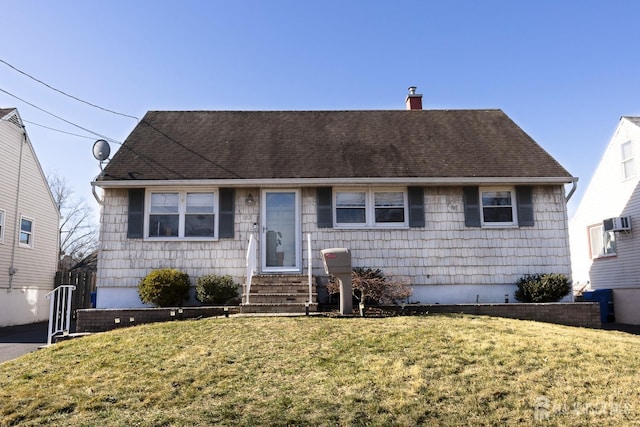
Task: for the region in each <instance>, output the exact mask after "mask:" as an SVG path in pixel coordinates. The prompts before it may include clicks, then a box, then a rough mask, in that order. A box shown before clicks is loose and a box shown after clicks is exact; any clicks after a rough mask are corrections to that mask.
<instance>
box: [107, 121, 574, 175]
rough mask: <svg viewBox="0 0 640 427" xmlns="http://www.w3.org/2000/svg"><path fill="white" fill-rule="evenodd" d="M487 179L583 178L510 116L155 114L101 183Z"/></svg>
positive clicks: (128, 142) (131, 138)
mask: <svg viewBox="0 0 640 427" xmlns="http://www.w3.org/2000/svg"><path fill="white" fill-rule="evenodd" d="M480 177H484V178H504V179H506V178H514V177H516V178H517V177H520V178H554V179H555V180H556V181H557V182H571V181H573V180H575V179H574V178H572V177H571V175H570V174H569V173H568V172H567V171H566V170H565V169H564V168H563V167H562V166H561V165H560V164H559V163H558V162H557V161H556V160H555V159H553V157H551V156H550V155H549V154H548V153H547V152H546V151H545V150H544V149H542V147H540V146H539V145H538V144H537V143H536V142H535V141H534V140H533V139H532V138H531V137H529V136H528V135H527V134H526V133H525V132H524V131H523V130H522V129H521V128H520V127H518V126H517V125H516V124H515V123H514V122H513V121H512V120H511V119H510V118H509V117H507V115H506V114H504V112H502V111H501V110H419V111H403V110H397V111H382V110H377V111H150V112H148V113H147V114H146V115H145V116H144V118H143V119H142V121H141V122H140V123H139V124H138V125H137V126H136V127H135V129H134V130H133V131H132V132H131V134H130V135H129V137H128V138H127V139H126V141H125V142H124V144H123V146H122V147H121V148H120V150H118V152H117V153H116V154H115V156H114V157H113V159H112V160H111V162H110V163H109V164H108V165H107V166H106V168H105V170H104V174H103V175H102V176H101V177H100V178H98V179H97V181H99V182H98V185H101V186H108V184H109V182H111V183H115V182H116V181H123V180H124V181H130V180H152V181H155V180H162V181H167V180H264V179H286V180H289V181H291V180H293V181H295V180H304V179H312V178H313V179H322V178H324V179H345V180H348V179H353V178H376V179H381V178H390V179H400V178H449V179H451V181H452V182H453V181H454V180H455V179H457V178H480ZM534 181H535V180H534Z"/></svg>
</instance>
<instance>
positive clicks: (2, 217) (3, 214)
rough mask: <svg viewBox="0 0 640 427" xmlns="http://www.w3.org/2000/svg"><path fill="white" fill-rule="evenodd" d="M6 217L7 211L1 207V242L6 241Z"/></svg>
mask: <svg viewBox="0 0 640 427" xmlns="http://www.w3.org/2000/svg"><path fill="white" fill-rule="evenodd" d="M5 218H7V212H6V211H5V210H4V209H0V244H2V243H4V229H5V226H4V223H5V221H6V219H5Z"/></svg>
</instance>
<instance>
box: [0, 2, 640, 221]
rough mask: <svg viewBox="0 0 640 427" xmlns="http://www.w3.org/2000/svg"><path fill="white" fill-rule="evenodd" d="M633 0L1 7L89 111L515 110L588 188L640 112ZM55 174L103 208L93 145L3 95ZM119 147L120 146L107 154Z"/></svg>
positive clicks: (114, 134)
mask: <svg viewBox="0 0 640 427" xmlns="http://www.w3.org/2000/svg"><path fill="white" fill-rule="evenodd" d="M638 16H640V2H638V1H634V0H606V1H605V0H600V1H592V0H580V1H570V0H567V1H551V0H537V1H535V2H531V1H527V2H525V1H513V0H500V1H498V0H484V1H472V0H467V1H462V0H458V1H456V0H453V1H428V0H422V1H396V2H382V1H378V2H376V1H344V0H343V1H334V0H324V1H322V2H312V1H300V0H287V1H282V0H270V1H237V0H234V1H204V0H203V1H184V0H183V1H179V2H176V1H121V0H111V1H101V2H99V1H84V0H83V1H77V0H69V1H61V2H47V1H33V0H21V1H13V2H4V4H3V7H2V15H1V16H0V28H1V29H2V38H3V43H2V45H1V46H0V59H1V60H3V61H5V62H7V63H9V64H11V65H13V66H14V67H16V68H18V69H20V70H22V71H24V72H26V73H28V74H30V75H32V76H34V77H36V78H38V79H40V80H42V81H44V82H46V83H47V84H49V85H51V86H53V87H55V88H57V89H60V90H62V91H64V92H67V93H69V94H71V95H74V96H76V97H78V98H81V99H83V100H86V101H89V102H92V103H94V104H97V105H100V106H102V107H105V108H108V109H111V110H115V111H118V112H122V113H125V114H128V115H132V116H136V117H142V116H143V115H144V113H145V112H146V111H148V110H203V109H206V110H208V109H211V110H245V109H246V110H325V109H330V110H362V109H404V98H405V95H406V93H407V87H408V86H412V85H415V86H418V92H419V93H422V94H423V95H424V98H423V105H424V108H427V109H475V108H479V109H484V108H499V109H502V110H504V111H505V112H506V113H507V114H508V115H509V116H510V117H511V118H512V119H513V120H514V121H515V122H516V123H517V124H519V125H520V126H521V127H522V128H523V129H524V130H525V131H526V132H527V133H528V134H529V135H531V136H532V137H533V138H534V139H535V140H536V141H537V142H538V143H539V144H540V145H541V146H542V147H544V148H545V149H546V150H547V151H548V152H549V153H551V154H552V155H553V156H554V157H555V158H556V159H557V160H558V161H559V162H560V163H561V164H562V165H563V166H564V167H565V168H567V170H569V172H571V173H572V174H573V175H574V176H578V177H579V178H580V181H579V184H578V188H579V190H578V192H577V193H576V195H575V196H574V197H573V199H572V201H571V202H570V204H569V211H570V214H571V213H572V212H573V211H575V209H576V207H577V203H578V201H579V198H580V197H581V195H582V193H583V191H584V190H585V188H586V186H587V184H588V182H589V179H590V177H591V175H592V173H593V172H594V170H595V168H596V166H597V163H598V161H599V158H600V156H601V155H602V153H603V152H604V149H605V147H606V144H607V143H608V141H609V139H610V138H611V136H612V134H613V131H614V130H615V128H616V126H617V124H618V121H619V118H620V116H624V115H640V103H639V102H638V100H640V85H639V81H640V80H639V77H640V55H638V54H637V52H636V49H635V45H636V44H637V43H635V42H636V41H637V40H638V37H639V36H638V30H637V17H638ZM0 89H2V90H4V91H6V92H9V93H11V94H13V95H15V96H18V97H20V98H22V99H24V100H26V101H29V102H30V103H33V104H35V105H37V106H38V107H40V108H42V109H44V110H47V111H49V112H51V113H53V114H56V115H58V116H60V117H62V118H64V119H66V120H68V121H70V122H73V123H75V124H78V125H80V126H82V127H84V128H86V129H89V130H91V131H93V132H95V133H97V134H100V135H105V136H108V137H109V138H112V139H114V140H117V141H124V139H125V138H126V136H127V135H128V134H129V133H130V132H131V130H132V129H133V127H134V126H135V124H136V121H135V120H133V119H130V118H126V117H122V116H117V115H114V114H111V113H107V112H104V111H101V110H98V109H95V108H92V107H90V106H87V105H85V104H82V103H79V102H76V101H74V100H71V99H69V98H67V97H64V96H62V95H60V94H58V93H56V92H54V91H52V90H50V89H48V88H46V87H44V86H43V85H41V84H39V83H36V82H34V81H33V80H31V79H29V78H27V77H25V76H24V75H22V74H20V73H18V72H16V71H15V70H13V69H11V68H10V67H8V66H7V65H6V64H3V63H0ZM0 107H5V108H6V107H17V108H18V110H19V112H20V114H21V116H22V118H23V120H26V121H29V122H33V123H36V124H38V125H44V126H48V127H52V128H55V129H60V130H64V131H67V132H71V133H74V134H80V135H84V136H87V138H80V137H76V136H71V135H67V134H62V133H59V132H55V131H51V130H48V129H45V128H42V127H40V126H37V125H36V124H32V123H26V124H27V132H28V134H29V136H30V138H31V141H32V143H33V145H34V146H35V149H36V153H37V155H38V157H39V158H40V161H41V163H42V166H43V168H44V169H45V171H46V172H47V173H52V172H57V173H59V174H60V175H63V176H65V177H67V179H68V180H69V182H70V184H71V186H72V187H73V189H74V190H75V191H76V193H77V194H78V195H79V196H81V197H83V198H85V199H86V200H87V201H88V202H91V203H92V204H94V206H96V209H97V205H95V203H94V201H93V197H92V196H91V189H90V185H89V183H90V181H92V179H93V178H94V177H95V176H96V174H97V173H99V167H98V163H97V161H96V160H94V158H93V156H92V155H91V147H92V145H93V142H94V141H95V140H96V139H98V137H96V136H95V135H93V134H91V133H88V132H86V131H84V130H81V129H78V128H75V127H73V126H71V125H69V124H68V123H65V122H62V121H60V120H58V119H56V118H54V117H52V116H50V115H48V114H46V113H44V112H42V111H40V110H37V109H35V108H33V107H31V106H29V105H27V104H25V103H23V102H22V101H19V100H17V99H16V98H14V97H12V96H9V95H7V94H6V93H4V92H0ZM115 149H117V145H115V144H112V150H115Z"/></svg>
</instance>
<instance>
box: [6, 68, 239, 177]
mask: <svg viewBox="0 0 640 427" xmlns="http://www.w3.org/2000/svg"><path fill="white" fill-rule="evenodd" d="M0 62H2V63H3V64H5V65H6V66H8V67H10V68H11V69H13V70H15V71H17V72H18V73H20V74H23V75H24V76H26V77H28V78H30V79H32V80H34V81H36V82H38V83H40V84H42V85H44V86H46V87H47V88H49V89H51V90H53V91H55V92H58V93H60V94H62V95H64V96H67V97H69V98H71V99H74V100H76V101H78V102H82V103H83V104H87V105H89V106H91V107H94V108H98V109H100V110H103V111H106V112H109V113H112V114H116V115H118V116H123V117H128V118H131V119H134V120H137V121H138V122H139V123H140V121H141V119H140V118H138V117H135V116H131V115H128V114H124V113H119V112H117V111H113V110H110V109H108V108H104V107H101V106H99V105H96V104H93V103H91V102H88V101H85V100H83V99H80V98H78V97H76V96H73V95H70V94H68V93H66V92H64V91H62V90H60V89H56V88H55V87H53V86H51V85H49V84H47V83H45V82H43V81H42V80H39V79H37V78H35V77H33V76H32V75H30V74H28V73H26V72H24V71H22V70H20V69H18V68H16V67H14V66H13V65H11V64H9V63H8V62H7V61H5V60H3V59H0ZM0 91H1V92H4V93H6V94H7V95H9V96H12V97H14V98H16V99H18V100H20V101H22V102H24V103H25V104H28V105H30V106H32V107H33V108H36V109H38V110H40V111H42V112H44V113H46V114H49V115H51V116H53V117H55V118H57V119H58V120H62V121H63V122H65V123H68V124H70V125H72V126H75V127H77V128H79V129H82V130H84V131H85V132H89V133H91V134H93V135H96V136H98V137H100V138H103V139H106V140H108V141H110V142H113V143H116V144H119V145H121V146H123V147H125V146H124V145H123V144H122V143H119V142H118V141H116V140H114V139H112V138H109V137H107V136H104V135H101V134H99V133H96V132H93V131H92V130H90V129H87V128H84V127H82V126H80V125H77V124H75V123H73V122H70V121H68V120H66V119H63V118H62V117H60V116H57V115H55V114H53V113H51V112H49V111H47V110H45V109H43V108H40V107H38V106H37V105H35V104H32V103H30V102H28V101H26V100H24V99H22V98H20V97H18V96H16V95H14V94H12V93H10V92H7V91H6V90H4V89H2V88H0ZM142 122H143V123H145V124H146V125H147V126H149V127H150V128H152V129H153V130H155V131H156V132H158V133H159V134H161V135H162V136H164V137H165V138H167V139H168V140H169V141H171V142H173V143H174V144H176V145H178V146H180V147H182V148H183V149H185V150H187V151H189V152H191V153H192V154H195V155H196V156H198V157H200V158H201V159H202V160H204V161H206V162H208V163H210V164H212V165H214V166H216V167H218V168H220V169H222V170H224V171H226V172H228V173H230V174H232V175H235V176H236V177H238V178H242V176H240V175H239V174H237V173H236V172H233V171H232V170H230V169H227V168H225V167H223V166H222V165H220V164H218V163H216V162H214V161H213V160H211V159H209V158H207V157H205V156H203V155H202V154H200V153H198V152H197V151H195V150H193V149H192V148H189V147H187V146H186V145H184V144H182V143H180V142H179V141H176V140H175V139H173V138H171V137H170V136H169V135H167V134H166V133H164V132H162V131H161V130H159V129H158V128H156V127H155V126H153V125H152V124H151V123H149V122H146V121H144V120H142ZM34 124H35V123H34ZM39 126H42V125H39ZM43 127H46V126H43ZM49 129H51V130H54V131H59V130H57V129H52V128H49ZM59 132H63V133H68V132H64V131H59ZM71 135H73V134H71ZM76 136H80V135H76ZM83 138H87V137H83ZM126 148H127V149H129V150H130V151H132V152H134V151H133V150H132V149H131V148H129V147H126ZM136 154H137V155H138V156H140V158H141V159H142V160H143V161H146V162H147V163H148V161H147V160H145V159H144V158H143V156H142V155H141V154H140V153H136ZM144 157H146V156H144ZM148 160H151V159H148ZM152 161H153V160H152ZM153 162H154V163H156V164H158V165H159V166H162V167H164V168H165V169H167V170H169V171H171V172H173V173H176V174H177V175H179V176H181V177H184V176H183V175H182V174H180V173H178V172H177V171H175V170H172V169H171V168H168V167H166V166H164V165H161V164H160V163H158V162H156V161H153ZM150 166H151V165H150ZM152 167H153V166H152ZM154 169H156V168H154ZM156 170H157V171H158V172H160V171H159V170H158V169H156ZM160 174H161V175H163V176H164V174H162V172H160Z"/></svg>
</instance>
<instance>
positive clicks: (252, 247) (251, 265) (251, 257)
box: [245, 234, 257, 304]
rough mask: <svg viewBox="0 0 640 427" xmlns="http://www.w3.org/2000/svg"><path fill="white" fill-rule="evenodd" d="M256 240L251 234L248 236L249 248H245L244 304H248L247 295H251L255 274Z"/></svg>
mask: <svg viewBox="0 0 640 427" xmlns="http://www.w3.org/2000/svg"><path fill="white" fill-rule="evenodd" d="M256 255H257V252H256V239H255V237H253V234H251V236H249V246H248V247H247V259H246V267H247V291H246V300H245V304H249V294H250V293H251V279H252V278H253V275H254V274H255V272H256V269H257V265H256Z"/></svg>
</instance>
